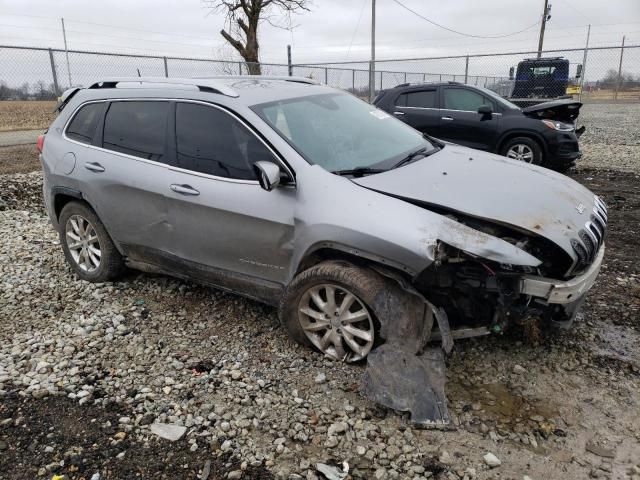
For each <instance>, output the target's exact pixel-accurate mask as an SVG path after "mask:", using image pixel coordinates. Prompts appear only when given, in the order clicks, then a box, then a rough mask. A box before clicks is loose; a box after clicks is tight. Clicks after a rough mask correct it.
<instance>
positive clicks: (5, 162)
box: [0, 145, 40, 175]
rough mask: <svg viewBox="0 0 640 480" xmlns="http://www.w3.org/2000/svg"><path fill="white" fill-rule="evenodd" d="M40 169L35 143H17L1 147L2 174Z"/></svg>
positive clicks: (0, 172) (0, 167)
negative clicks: (12, 145) (13, 145)
mask: <svg viewBox="0 0 640 480" xmlns="http://www.w3.org/2000/svg"><path fill="white" fill-rule="evenodd" d="M34 170H40V160H38V153H37V152H36V146H35V145H17V146H15V147H1V148H0V175H8V174H10V173H28V172H33V171H34Z"/></svg>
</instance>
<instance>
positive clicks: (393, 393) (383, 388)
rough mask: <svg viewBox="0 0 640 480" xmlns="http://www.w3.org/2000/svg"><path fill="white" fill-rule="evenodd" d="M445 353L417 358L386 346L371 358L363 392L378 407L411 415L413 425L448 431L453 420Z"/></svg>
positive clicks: (436, 349)
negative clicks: (446, 390) (447, 391)
mask: <svg viewBox="0 0 640 480" xmlns="http://www.w3.org/2000/svg"><path fill="white" fill-rule="evenodd" d="M445 379H446V377H445V363H444V352H443V351H442V349H441V348H440V347H434V348H429V349H427V350H425V351H424V352H423V353H421V354H415V353H413V352H412V351H410V350H406V349H403V348H401V347H399V346H396V345H393V344H388V343H386V344H384V345H381V346H380V347H378V348H377V349H375V350H374V351H372V352H371V353H370V354H369V356H368V357H367V370H366V372H365V375H364V379H363V381H362V392H363V393H364V394H365V395H366V396H367V397H369V398H370V399H371V400H373V401H374V402H376V403H379V404H381V405H384V406H386V407H389V408H393V409H394V410H399V411H401V412H411V422H412V423H414V424H416V425H417V426H421V427H427V428H446V427H448V426H449V424H450V422H451V419H450V418H449V411H448V410H447V399H446V397H445V393H444V384H445Z"/></svg>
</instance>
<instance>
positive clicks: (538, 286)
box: [519, 245, 605, 305]
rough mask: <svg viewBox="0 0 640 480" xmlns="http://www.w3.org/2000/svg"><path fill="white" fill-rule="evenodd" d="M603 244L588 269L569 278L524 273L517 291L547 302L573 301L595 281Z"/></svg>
mask: <svg viewBox="0 0 640 480" xmlns="http://www.w3.org/2000/svg"><path fill="white" fill-rule="evenodd" d="M604 250H605V246H604V245H602V247H601V248H600V251H599V252H598V255H597V256H596V259H595V260H594V261H593V263H592V264H591V266H590V267H589V270H587V271H586V272H585V273H583V274H582V275H580V276H577V277H575V278H572V279H571V280H566V281H562V280H554V279H552V278H545V277H537V276H534V275H525V276H523V277H522V278H521V279H520V285H519V292H520V293H521V294H523V295H530V296H532V297H536V298H540V299H543V300H544V301H546V302H547V303H549V304H559V305H565V304H570V303H574V302H576V301H577V300H579V299H580V298H581V297H584V295H585V294H586V293H587V292H588V291H589V289H590V288H591V287H592V286H593V284H594V283H595V281H596V277H597V276H598V273H599V272H600V267H601V266H602V259H603V258H604Z"/></svg>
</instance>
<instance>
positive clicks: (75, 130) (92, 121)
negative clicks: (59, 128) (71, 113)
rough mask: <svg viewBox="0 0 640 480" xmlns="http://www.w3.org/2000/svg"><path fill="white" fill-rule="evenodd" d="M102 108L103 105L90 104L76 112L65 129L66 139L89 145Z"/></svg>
mask: <svg viewBox="0 0 640 480" xmlns="http://www.w3.org/2000/svg"><path fill="white" fill-rule="evenodd" d="M103 108H104V104H103V103H90V104H88V105H85V106H84V107H82V108H81V109H80V110H78V113H76V115H75V117H73V120H71V123H69V126H68V127H67V137H69V138H70V139H72V140H76V141H77V142H81V143H86V144H91V142H92V141H93V136H94V135H95V132H96V127H97V126H98V122H99V121H100V115H102V111H103Z"/></svg>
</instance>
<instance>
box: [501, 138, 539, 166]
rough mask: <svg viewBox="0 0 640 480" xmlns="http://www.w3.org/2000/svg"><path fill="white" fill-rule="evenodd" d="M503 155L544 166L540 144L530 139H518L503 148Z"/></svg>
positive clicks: (510, 141)
mask: <svg viewBox="0 0 640 480" xmlns="http://www.w3.org/2000/svg"><path fill="white" fill-rule="evenodd" d="M500 154H501V155H504V156H505V157H508V158H511V159H513V160H519V161H521V162H526V163H532V164H533V165H541V164H542V149H541V148H540V145H538V142H536V141H535V140H533V139H531V138H528V137H516V138H512V139H511V140H509V141H507V143H505V144H504V146H503V147H502V151H501V152H500Z"/></svg>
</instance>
